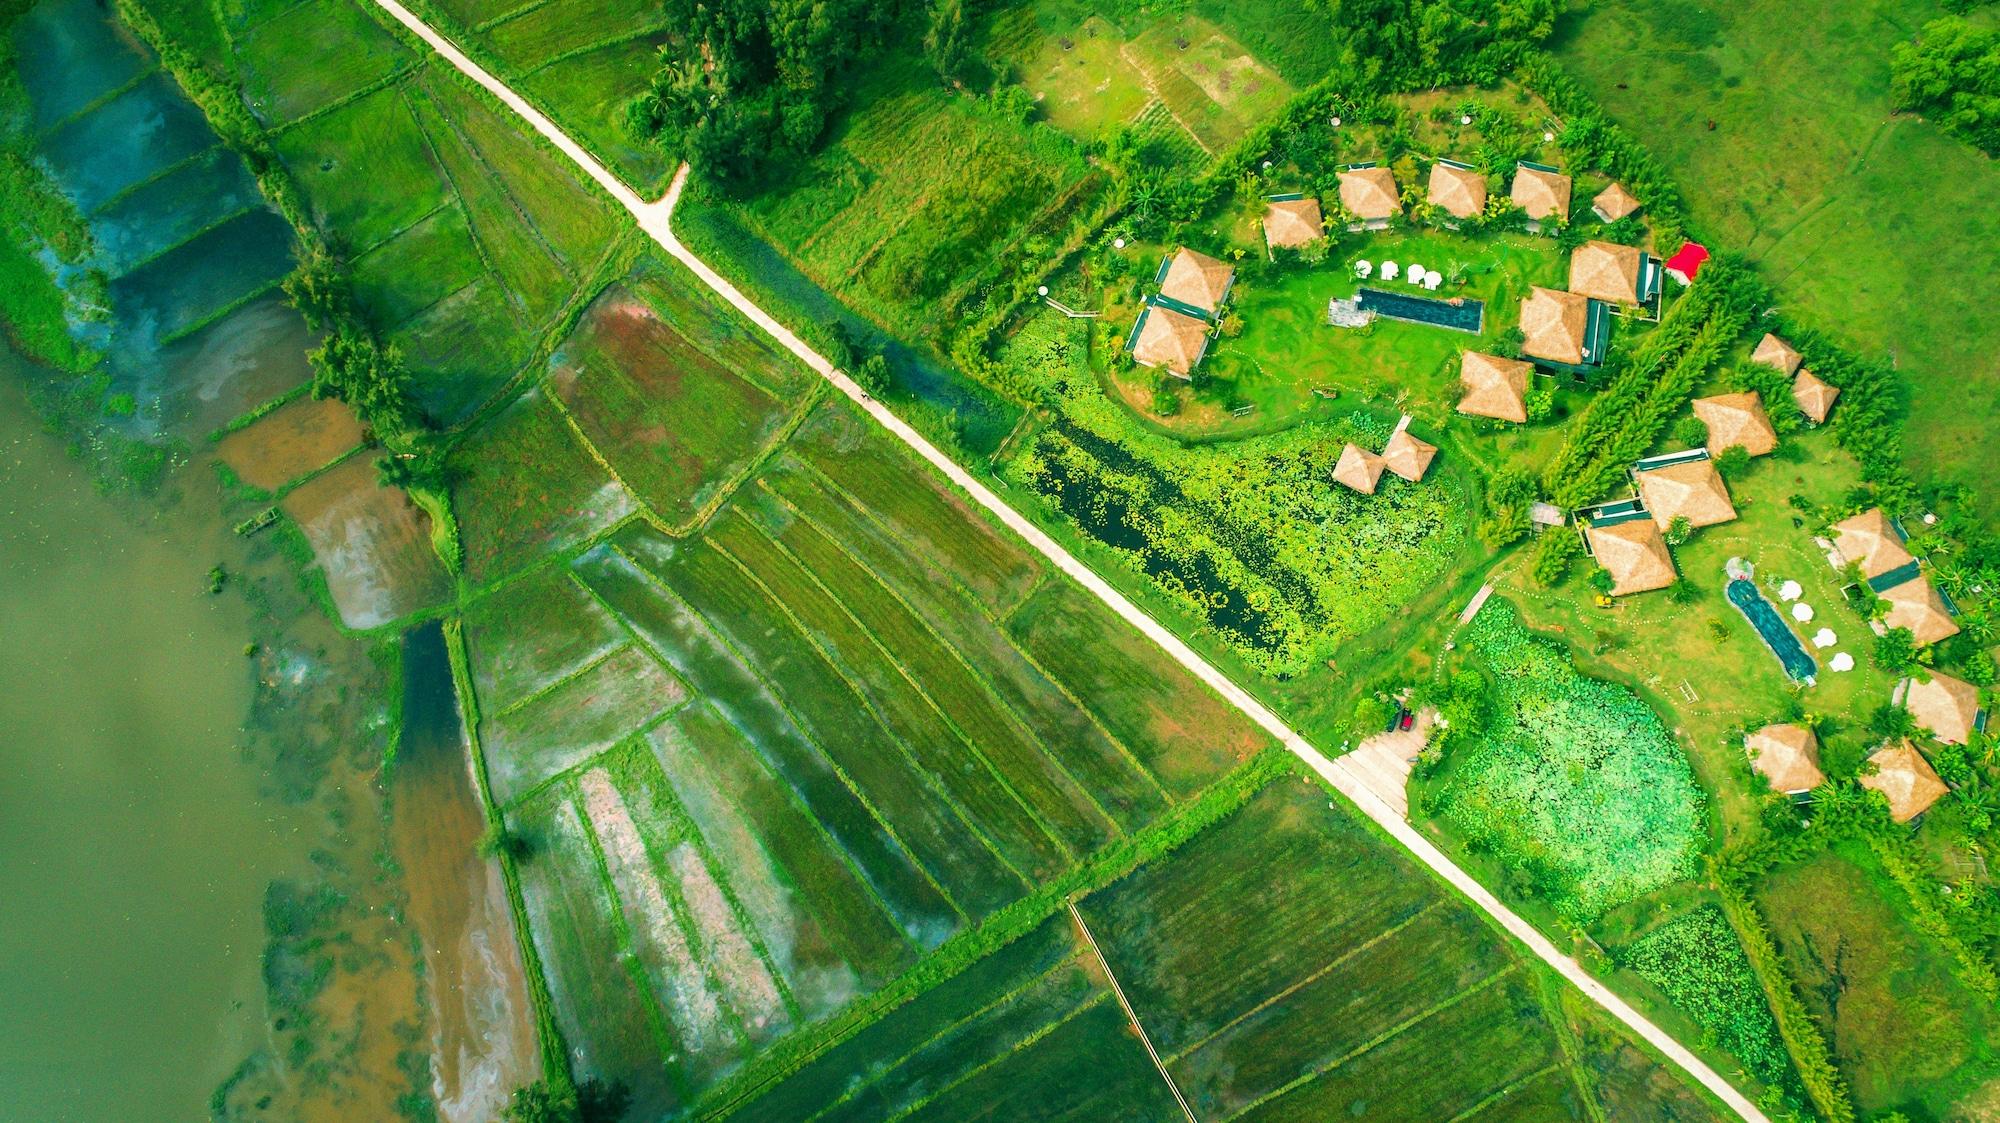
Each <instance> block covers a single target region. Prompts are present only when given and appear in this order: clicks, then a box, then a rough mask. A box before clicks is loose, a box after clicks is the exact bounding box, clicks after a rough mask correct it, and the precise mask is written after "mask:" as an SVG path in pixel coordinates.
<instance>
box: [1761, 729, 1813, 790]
mask: <svg viewBox="0 0 2000 1123" xmlns="http://www.w3.org/2000/svg"><path fill="white" fill-rule="evenodd" d="M1743 751H1745V752H1747V753H1749V754H1750V767H1751V768H1754V769H1756V770H1757V772H1758V773H1759V774H1761V775H1762V776H1763V777H1764V778H1765V779H1766V780H1769V781H1770V782H1771V790H1772V791H1774V792H1783V793H1784V794H1786V795H1799V794H1801V793H1803V792H1809V791H1811V790H1813V789H1814V788H1816V787H1819V786H1820V785H1821V784H1824V783H1826V774H1825V773H1824V772H1821V771H1820V770H1819V738H1818V737H1815V736H1813V731H1812V730H1810V729H1807V728H1806V727H1805V726H1803V725H1767V726H1765V727H1764V728H1762V729H1759V730H1757V731H1756V732H1755V733H1752V734H1750V735H1749V736H1747V737H1745V738H1743Z"/></svg>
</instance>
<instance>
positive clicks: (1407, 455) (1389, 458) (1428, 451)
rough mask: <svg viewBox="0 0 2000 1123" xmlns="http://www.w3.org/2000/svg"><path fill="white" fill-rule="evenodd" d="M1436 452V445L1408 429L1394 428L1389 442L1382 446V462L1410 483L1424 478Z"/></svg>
mask: <svg viewBox="0 0 2000 1123" xmlns="http://www.w3.org/2000/svg"><path fill="white" fill-rule="evenodd" d="M1437 454H1438V450H1437V446H1436V445H1434V444H1431V443H1430V442H1428V441H1420V440H1418V439H1417V438H1415V437H1413V436H1411V435H1410V431H1409V430H1408V429H1398V430H1396V431H1395V432H1394V433H1392V434H1390V436H1389V442H1388V443H1387V444H1385V445H1383V446H1382V462H1383V463H1384V464H1386V465H1387V466H1388V468H1389V470H1390V471H1391V472H1394V473H1396V474H1397V475H1399V476H1401V477H1403V478H1404V479H1406V480H1408V481H1410V482H1411V483H1416V482H1417V481H1418V480H1421V479H1423V478H1424V473H1425V472H1428V471H1430V467H1431V461H1432V460H1434V459H1436V457H1437Z"/></svg>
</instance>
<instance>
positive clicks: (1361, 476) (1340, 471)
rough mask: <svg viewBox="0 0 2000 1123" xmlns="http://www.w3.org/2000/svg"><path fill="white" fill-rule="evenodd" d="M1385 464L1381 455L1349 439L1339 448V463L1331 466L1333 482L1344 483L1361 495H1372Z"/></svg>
mask: <svg viewBox="0 0 2000 1123" xmlns="http://www.w3.org/2000/svg"><path fill="white" fill-rule="evenodd" d="M1387 466H1388V465H1386V464H1385V463H1383V460H1382V458H1381V457H1379V456H1377V455H1375V454H1374V453H1372V452H1369V451H1368V450H1367V449H1365V448H1362V447H1361V446H1360V445H1358V444H1355V443H1354V442H1353V441H1349V442H1347V447H1346V448H1343V449H1341V450H1340V463H1338V464H1335V465H1334V466H1333V482H1335V483H1338V484H1345V485H1346V486H1348V487H1351V488H1353V489H1354V490H1356V491H1358V492H1360V493H1361V494H1363V495H1373V494H1375V485H1376V484H1377V483H1379V482H1380V481H1381V479H1382V470H1383V469H1384V468H1386V467H1387Z"/></svg>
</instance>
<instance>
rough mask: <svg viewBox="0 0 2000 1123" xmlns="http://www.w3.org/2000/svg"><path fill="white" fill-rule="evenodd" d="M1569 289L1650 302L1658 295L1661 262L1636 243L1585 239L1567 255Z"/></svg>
mask: <svg viewBox="0 0 2000 1123" xmlns="http://www.w3.org/2000/svg"><path fill="white" fill-rule="evenodd" d="M1569 291H1571V292H1573V293H1576V294H1578V295H1581V296H1587V297H1590V298H1591V299H1593V300H1603V301H1608V302H1610V303H1613V304H1651V303H1652V301H1653V298H1654V297H1656V296H1658V295H1660V263H1659V262H1658V261H1655V260H1654V259H1653V256H1652V255H1651V254H1649V253H1647V252H1645V251H1644V250H1641V249H1639V248H1637V247H1635V246H1621V245H1619V244H1618V243H1616V242H1585V243H1584V244H1582V245H1580V246H1578V247H1576V249H1574V250H1572V251H1571V252H1570V255H1569Z"/></svg>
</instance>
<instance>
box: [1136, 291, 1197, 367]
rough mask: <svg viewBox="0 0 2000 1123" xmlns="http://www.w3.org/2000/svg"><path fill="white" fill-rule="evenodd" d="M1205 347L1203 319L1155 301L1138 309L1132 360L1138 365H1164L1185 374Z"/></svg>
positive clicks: (1195, 362) (1194, 364)
mask: <svg viewBox="0 0 2000 1123" xmlns="http://www.w3.org/2000/svg"><path fill="white" fill-rule="evenodd" d="M1207 350H1208V324H1207V323H1205V322H1203V321H1201V320H1198V319H1196V318H1194V317H1193V316H1190V315H1188V314H1187V313H1185V312H1176V311H1174V310H1173V309H1171V308H1167V307H1165V306H1163V305H1158V304H1149V305H1147V306H1146V307H1145V309H1144V310H1143V311H1141V312H1140V313H1139V330H1138V333H1137V335H1136V336H1135V337H1134V339H1133V343H1132V361H1133V362H1136V363H1138V364H1139V365H1140V366H1146V367H1165V368H1166V369H1167V370H1169V371H1172V372H1173V373H1174V374H1177V375H1179V376H1180V377H1182V378H1186V377H1188V375H1189V374H1191V373H1192V372H1193V371H1194V368H1195V367H1196V366H1197V365H1199V364H1200V363H1201V357H1202V354H1203V353H1204V352H1206V351H1207Z"/></svg>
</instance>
